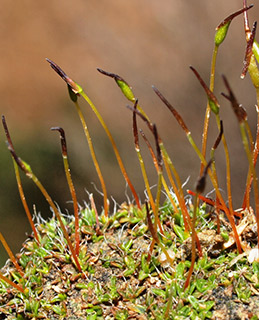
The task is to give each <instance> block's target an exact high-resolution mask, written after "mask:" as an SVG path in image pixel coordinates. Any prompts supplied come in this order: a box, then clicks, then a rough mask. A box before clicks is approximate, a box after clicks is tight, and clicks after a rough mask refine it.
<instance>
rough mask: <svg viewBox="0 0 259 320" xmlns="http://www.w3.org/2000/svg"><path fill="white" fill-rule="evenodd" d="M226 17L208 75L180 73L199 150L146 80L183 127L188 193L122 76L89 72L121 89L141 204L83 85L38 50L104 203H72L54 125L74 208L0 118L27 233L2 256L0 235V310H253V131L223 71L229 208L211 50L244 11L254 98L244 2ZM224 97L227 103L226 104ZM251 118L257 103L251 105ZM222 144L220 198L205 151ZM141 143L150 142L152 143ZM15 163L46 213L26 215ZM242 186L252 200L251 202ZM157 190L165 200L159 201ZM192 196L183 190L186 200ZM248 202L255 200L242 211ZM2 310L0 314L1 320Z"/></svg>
mask: <svg viewBox="0 0 259 320" xmlns="http://www.w3.org/2000/svg"><path fill="white" fill-rule="evenodd" d="M251 8H252V6H249V7H248V6H247V4H246V1H245V0H244V1H243V9H241V10H239V11H237V12H235V13H233V14H231V15H230V16H229V17H227V18H226V19H224V20H223V22H222V23H220V24H219V26H218V27H217V29H216V35H215V38H214V39H215V46H214V50H213V55H212V64H211V77H210V84H209V85H207V84H206V83H205V82H204V80H203V79H202V77H201V76H200V74H199V73H198V71H197V70H196V69H195V68H193V67H191V70H192V71H193V73H194V74H195V76H196V77H197V79H198V80H199V82H200V84H201V85H202V87H203V89H204V90H205V93H206V96H207V98H208V103H207V109H206V113H205V120H204V127H203V135H202V137H203V138H202V148H201V150H200V149H199V148H198V147H197V144H196V143H195V141H194V139H193V137H192V134H191V130H190V129H189V127H188V126H187V124H186V123H185V121H184V119H183V118H182V117H181V115H180V114H179V112H178V111H177V110H176V109H175V108H174V107H173V106H172V104H171V103H170V102H169V101H168V100H167V99H166V97H164V96H163V94H162V93H161V92H160V90H159V89H157V88H156V87H153V90H154V92H155V93H156V95H157V96H158V98H159V99H160V100H161V102H162V103H163V104H164V105H165V106H166V107H167V108H168V109H169V110H170V112H171V113H172V115H173V116H174V117H175V119H176V120H177V122H178V124H179V125H180V126H181V128H182V129H183V131H184V132H185V134H186V138H187V140H188V142H189V143H190V144H191V146H192V147H193V150H194V153H196V155H197V157H198V160H199V161H200V163H201V166H200V172H199V175H198V176H199V177H198V180H197V183H196V186H195V190H194V191H191V190H189V191H188V193H189V196H188V198H186V194H185V193H184V191H183V183H182V181H181V179H180V177H179V174H178V172H177V169H176V168H175V166H174V165H173V162H172V161H171V158H170V156H169V154H168V153H167V150H166V146H165V145H164V143H163V141H162V138H161V137H160V135H159V128H157V126H156V125H155V124H154V123H152V122H151V119H149V117H148V115H147V113H146V112H145V111H144V110H143V108H142V107H141V106H140V103H139V100H138V99H137V98H136V97H135V95H134V93H133V91H132V88H131V87H130V85H129V84H128V83H127V82H126V81H125V80H124V79H123V78H122V77H120V76H119V75H116V74H114V73H110V72H107V71H104V70H102V69H98V71H99V72H101V73H102V74H103V75H105V76H108V77H111V78H113V79H114V80H115V82H116V84H117V85H118V86H119V88H120V89H121V91H122V93H123V94H124V96H125V97H126V98H127V99H128V100H129V101H130V102H131V103H132V104H133V105H132V106H128V108H129V110H130V112H132V116H133V120H132V122H133V125H132V127H133V137H134V144H135V150H136V153H137V157H138V160H139V163H140V167H141V172H142V175H143V180H144V182H145V188H146V194H147V199H146V200H145V203H144V204H142V203H141V201H140V199H139V197H138V195H137V193H136V191H135V189H134V186H133V184H132V183H131V180H130V177H129V175H128V173H127V171H126V168H125V167H124V165H123V163H122V159H121V157H120V154H119V150H118V148H117V145H116V142H115V140H114V138H113V137H112V134H111V132H110V130H109V128H108V127H107V125H106V123H105V121H104V119H103V118H102V116H101V114H100V113H99V111H98V109H97V107H96V106H95V105H94V103H93V102H92V100H91V99H90V98H89V97H88V95H87V94H86V93H85V91H84V90H83V88H82V87H81V86H80V85H79V84H77V83H76V82H75V81H73V80H72V79H71V78H70V77H69V76H68V75H67V74H66V73H65V72H64V71H63V70H62V69H61V68H60V67H59V66H58V65H57V64H56V63H55V62H53V61H51V60H50V59H47V62H48V63H49V64H50V66H51V67H52V68H53V69H54V71H55V72H56V73H57V74H58V75H59V76H60V77H61V78H62V79H63V80H64V81H65V82H66V84H67V87H68V91H69V96H70V98H71V100H72V102H73V103H74V105H75V108H76V112H77V113H78V115H79V119H80V121H81V123H82V126H83V130H84V133H85V136H86V139H87V142H88V146H89V149H90V154H91V157H92V160H93V163H94V166H95V169H96V173H97V176H98V178H99V181H100V185H101V187H102V192H103V211H102V212H97V209H96V206H95V201H94V196H93V195H90V197H89V198H90V204H89V205H86V206H85V207H80V206H79V204H78V201H77V196H76V191H75V188H74V185H73V181H72V174H71V172H70V167H69V161H68V149H67V145H66V138H65V132H64V130H63V129H62V128H60V127H54V128H51V129H52V130H54V131H58V132H59V134H60V141H61V150H62V158H63V163H64V171H65V175H66V178H67V182H68V187H69V190H70V193H71V198H72V201H73V207H74V215H73V216H68V215H65V214H64V213H62V212H61V211H60V209H59V208H58V206H57V205H56V204H55V203H54V202H53V200H52V198H51V196H50V195H49V194H48V192H47V191H46V189H45V188H44V186H43V185H42V183H41V182H40V180H39V179H38V177H36V175H35V174H34V172H33V170H32V169H31V167H30V165H29V164H28V163H27V162H25V161H23V160H22V159H21V158H20V157H19V156H18V155H17V153H16V150H15V148H14V144H13V141H12V139H11V136H10V133H9V130H8V126H7V122H6V119H5V117H4V116H3V117H2V123H3V127H4V131H5V135H6V139H7V147H8V149H9V151H10V153H11V156H12V160H13V164H14V170H15V175H16V179H17V185H18V189H19V193H20V196H21V200H22V203H23V206H24V209H25V212H26V215H27V218H28V220H29V222H30V225H31V228H32V231H33V234H32V236H31V237H29V238H28V239H27V241H26V242H25V243H24V244H23V248H22V250H21V252H20V253H19V254H17V255H16V256H14V255H13V253H12V252H11V250H10V248H9V247H8V244H7V243H6V242H5V239H4V238H3V236H2V234H1V233H0V241H1V242H2V244H3V246H4V248H5V249H6V251H7V253H8V255H9V257H10V260H9V261H7V263H6V265H5V266H4V268H2V270H1V272H0V293H1V295H0V319H2V318H3V319H89V320H90V319H161V320H162V319H233V318H235V319H241V317H243V316H245V317H246V318H249V319H258V317H259V299H258V298H257V297H258V295H259V291H258V289H259V234H258V232H257V228H258V226H259V194H258V192H259V190H258V180H257V175H256V162H257V157H258V152H259V148H258V145H259V121H258V125H257V133H256V137H255V138H253V135H252V133H251V129H250V127H249V123H248V119H247V114H246V111H245V109H244V108H243V107H242V106H241V105H240V104H239V103H238V101H237V98H236V97H235V95H234V92H233V90H232V88H231V86H230V84H229V83H228V80H227V78H226V77H225V76H223V80H222V81H223V82H224V84H225V87H226V92H227V93H223V94H222V95H223V96H224V97H225V98H226V99H227V100H228V101H229V102H230V104H231V106H232V108H233V111H234V113H233V114H235V115H236V117H237V120H238V123H239V126H240V132H241V139H240V141H241V143H243V145H244V149H245V151H246V154H247V159H248V164H249V169H248V173H247V180H246V186H245V196H244V199H243V203H242V209H241V210H235V209H234V208H233V205H232V191H231V173H230V159H229V152H228V146H227V137H225V135H224V119H223V121H222V119H221V118H220V105H219V102H218V99H217V97H216V96H215V94H214V93H213V91H214V81H215V66H216V59H217V55H218V49H219V47H220V45H221V44H222V42H223V41H224V40H225V38H226V35H227V32H228V30H229V27H230V24H231V21H232V20H233V19H234V18H235V17H236V16H238V15H243V16H244V22H245V23H244V26H245V34H246V41H247V48H246V53H245V60H244V68H243V70H242V73H241V77H242V78H244V77H245V76H246V74H247V73H249V74H250V77H251V80H252V83H253V85H254V87H255V91H256V95H257V105H259V70H258V65H257V63H258V51H259V45H258V43H257V42H256V41H255V32H256V23H254V25H253V28H252V29H250V27H249V21H248V12H247V11H248V10H250V9H251ZM80 98H83V99H84V100H85V101H86V102H87V103H88V105H89V106H90V108H91V109H92V111H93V112H94V113H95V115H96V117H97V119H98V121H99V122H100V123H101V125H102V127H103V129H104V130H105V132H106V134H107V136H108V138H109V140H110V142H111V145H112V147H113V150H114V153H115V156H116V159H117V162H118V165H119V168H120V170H121V172H122V175H123V176H124V178H125V181H126V183H127V184H128V186H129V188H130V190H131V192H132V196H133V198H134V203H126V202H125V203H123V204H121V205H119V206H116V205H115V208H114V210H113V212H111V208H110V204H109V199H108V196H107V191H106V182H105V181H104V178H103V175H102V172H101V167H100V166H99V162H98V159H97V156H96V154H95V151H94V146H93V144H92V140H91V136H90V130H89V129H88V127H87V124H86V120H85V118H84V115H83V112H82V111H81V107H80V105H79V100H80ZM227 100H226V103H228V102H227ZM256 112H257V118H258V119H259V110H258V107H257V108H256ZM211 114H212V116H213V117H215V121H216V123H217V126H218V129H219V134H218V136H217V137H215V139H214V140H215V142H214V144H213V146H212V147H211V150H210V155H209V156H208V155H207V153H208V152H207V149H209V147H208V145H207V138H208V127H209V120H210V115H211ZM138 120H140V121H142V123H144V124H145V126H146V128H147V129H148V130H149V131H150V132H151V134H152V137H153V139H154V142H153V144H152V143H150V142H149V140H148V139H147V137H146V135H145V133H144V131H143V130H139V129H138ZM139 133H140V134H141V137H142V138H143V139H144V141H145V143H146V144H147V148H148V150H149V152H150V155H151V158H152V160H153V163H154V166H155V169H156V171H157V185H156V192H155V196H153V194H152V192H151V187H150V184H149V179H148V176H147V173H146V167H145V164H144V161H143V157H142V150H141V149H140V143H139V138H140V136H139ZM221 143H222V144H223V148H224V152H225V159H226V168H227V170H226V185H227V201H226V200H224V197H223V195H222V190H221V188H220V186H219V182H218V178H217V169H216V163H215V158H214V156H215V153H216V152H217V148H218V146H219V144H221ZM152 145H154V146H155V148H154V149H155V150H153V147H152ZM20 171H22V172H23V173H25V175H26V176H27V177H28V178H29V179H31V180H32V181H33V183H35V185H36V186H37V187H38V188H39V190H40V191H41V192H42V194H43V196H44V197H45V199H46V201H47V202H48V204H49V206H50V208H51V211H52V213H53V217H52V219H50V220H48V221H44V220H43V219H42V218H41V217H40V216H39V215H37V214H36V213H35V218H34V219H33V218H32V214H31V212H30V210H29V207H28V205H27V202H26V197H25V194H24V192H23V187H22V184H21V179H20ZM208 179H210V181H211V183H212V185H213V188H214V191H215V199H211V198H208V197H206V196H203V195H202V194H203V192H204V189H205V184H206V180H208ZM251 192H253V195H254V199H255V201H254V204H252V203H250V202H251V201H250V194H251ZM162 193H164V194H165V196H166V200H165V201H162V200H161V194H162ZM192 196H193V199H191V197H192ZM253 208H254V209H253ZM1 317H2V318H1Z"/></svg>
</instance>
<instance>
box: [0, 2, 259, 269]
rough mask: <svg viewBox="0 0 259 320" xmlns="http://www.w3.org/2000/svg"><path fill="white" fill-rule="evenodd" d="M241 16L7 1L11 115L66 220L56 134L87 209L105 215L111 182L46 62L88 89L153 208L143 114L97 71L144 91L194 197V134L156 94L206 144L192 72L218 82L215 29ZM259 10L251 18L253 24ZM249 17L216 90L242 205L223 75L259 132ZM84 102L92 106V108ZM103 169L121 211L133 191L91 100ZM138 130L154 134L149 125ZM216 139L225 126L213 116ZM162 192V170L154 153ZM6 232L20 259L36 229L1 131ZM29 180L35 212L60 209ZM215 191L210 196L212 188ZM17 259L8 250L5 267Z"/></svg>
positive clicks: (201, 6) (4, 86) (3, 36)
mask: <svg viewBox="0 0 259 320" xmlns="http://www.w3.org/2000/svg"><path fill="white" fill-rule="evenodd" d="M241 7H242V1H241V0H228V1H225V0H210V1H205V0H195V1H187V0H162V1H157V0H141V1H140V0H131V1H126V0H120V1H118V0H109V1H107V0H99V1H94V0H75V1H70V0H62V1H58V0H52V1H44V2H43V1H34V0H23V1H15V0H2V1H1V11H0V41H1V46H0V56H1V59H0V111H1V114H4V115H5V116H6V119H7V121H8V124H9V129H10V131H11V134H12V138H13V141H14V144H15V146H16V150H17V152H18V153H19V155H20V156H21V157H22V158H23V159H24V160H25V161H27V162H29V163H30V165H31V167H32V169H33V171H34V172H35V173H36V174H37V176H38V177H39V179H40V180H41V181H42V183H43V184H44V185H45V186H46V188H47V190H48V191H49V193H50V194H51V195H52V197H53V199H54V200H55V201H57V203H58V204H59V206H60V208H61V210H62V211H64V212H65V210H68V211H69V212H71V213H72V205H71V203H69V199H70V195H69V191H68V188H67V184H66V180H65V175H64V172H63V164H62V158H61V154H60V141H59V137H58V134H57V133H55V132H51V131H50V130H49V128H50V127H52V126H61V127H63V128H64V129H65V131H66V136H67V143H68V150H69V160H70V163H71V172H72V176H73V179H74V183H75V187H76V190H77V193H78V199H79V202H80V204H82V205H83V203H84V201H86V202H87V201H88V194H87V192H86V190H87V191H88V192H90V193H92V192H93V193H95V199H96V202H97V204H98V208H101V196H100V195H98V192H96V189H98V190H100V184H99V181H98V178H97V175H96V173H95V169H94V167H93V164H92V160H91V158H90V156H89V151H88V146H87V143H86V140H85V137H84V134H83V130H82V127H81V124H80V121H79V119H78V116H77V114H76V110H75V108H74V106H73V104H72V102H71V101H70V99H69V97H68V94H67V89H66V85H65V84H64V82H63V81H62V80H61V79H60V78H59V77H58V76H57V75H56V74H55V73H54V72H53V71H52V69H51V68H50V67H49V65H48V64H47V62H46V61H45V58H46V57H48V58H50V59H52V60H54V61H55V62H57V63H58V64H59V65H60V66H61V67H62V68H63V69H64V70H65V71H66V72H67V73H68V74H69V75H70V76H71V77H72V78H73V79H74V80H76V81H77V82H78V83H80V84H81V86H83V88H84V89H85V91H86V92H87V94H88V95H89V96H90V97H91V99H92V100H93V101H94V103H95V104H96V106H97V107H98V109H99V111H100V112H101V114H102V115H103V117H104V119H105V121H106V122H107V125H108V127H109V128H110V130H111V132H112V134H113V136H114V138H115V140H116V142H117V145H118V147H119V150H120V152H121V156H122V158H123V160H124V164H125V166H126V168H127V170H128V174H129V176H130V178H131V179H132V182H133V184H134V186H135V187H136V189H137V192H138V194H139V195H140V197H141V198H142V199H144V183H143V180H142V177H141V172H140V169H139V164H138V161H137V157H136V155H135V153H134V145H133V137H132V128H131V125H132V121H131V119H132V115H131V112H130V111H129V110H127V109H126V108H125V106H126V105H127V103H128V102H127V101H126V99H125V98H124V97H123V96H122V94H121V92H120V90H119V89H118V87H117V86H116V84H115V82H114V81H113V80H112V79H110V78H106V77H104V76H103V75H101V74H100V73H98V72H97V71H96V68H97V67H100V68H102V69H104V70H107V71H110V72H114V73H117V74H119V75H121V76H122V77H123V78H125V79H126V80H127V81H128V83H130V85H131V86H132V87H133V91H134V93H135V96H136V97H138V98H139V101H140V104H141V105H142V107H143V108H144V109H145V110H146V112H147V113H148V114H149V116H150V118H151V119H152V120H153V121H154V122H155V123H156V124H157V126H158V130H159V132H160V135H161V136H162V138H163V140H164V142H165V144H166V146H167V149H168V151H169V153H170V155H171V156H172V159H173V161H174V164H175V167H176V168H177V170H178V171H179V174H180V177H181V179H182V181H183V182H184V181H185V180H186V179H187V178H188V177H190V180H189V182H188V184H187V186H186V187H185V188H192V187H193V184H194V182H195V180H196V177H197V175H198V172H199V161H198V158H197V156H196V155H195V154H194V152H193V150H192V149H191V148H190V146H189V144H188V142H187V140H186V137H185V135H184V133H183V132H182V131H181V129H180V128H179V126H178V124H177V123H176V121H175V120H174V119H173V117H172V116H171V114H170V113H169V111H168V110H167V109H166V108H165V107H164V106H163V105H162V103H161V102H160V101H159V100H158V98H157V97H156V95H155V94H154V93H153V91H152V89H151V85H153V84H154V85H155V86H156V87H158V88H159V89H160V90H161V91H162V92H163V94H164V95H165V96H166V97H167V98H168V100H169V101H170V102H171V103H172V104H173V105H174V106H175V107H176V108H177V109H178V111H179V112H180V113H181V115H182V117H183V118H184V119H185V121H186V123H187V125H188V126H189V128H190V130H191V131H192V133H193V135H194V138H195V140H196V141H197V144H198V145H199V146H200V141H201V132H202V124H203V120H204V111H205V108H206V97H205V95H204V93H203V90H202V88H201V87H200V85H199V83H198V81H197V80H196V78H195V77H194V75H193V74H192V72H191V71H190V69H189V65H193V66H195V67H196V68H197V70H198V71H199V72H200V74H201V75H202V77H203V78H204V80H205V81H206V82H207V83H208V81H209V71H210V60H211V55H212V49H213V39H214V33H215V27H216V26H217V25H218V24H219V23H220V22H221V21H222V20H223V19H224V18H225V17H226V16H228V15H229V14H230V13H232V12H234V11H236V10H238V9H239V8H241ZM258 14H259V8H258V4H257V3H255V7H254V8H253V9H252V10H250V12H249V15H250V19H251V22H253V21H254V20H256V18H257V19H258ZM245 45H246V44H245V37H244V31H243V21H242V17H238V18H236V19H235V20H234V21H233V22H232V24H231V27H230V30H229V34H228V37H227V39H226V41H225V42H224V43H223V44H222V46H221V47H220V50H219V58H218V62H217V72H216V86H215V93H216V94H217V96H218V97H219V100H220V102H221V111H220V112H221V115H222V118H223V119H224V124H225V133H226V137H227V142H228V145H229V148H230V155H231V159H232V160H231V166H232V188H233V195H234V206H235V207H236V208H238V207H239V206H240V205H241V202H242V195H243V190H244V183H245V177H246V173H247V162H246V158H245V153H244V151H243V147H242V143H241V142H240V133H239V129H238V125H237V122H236V119H235V118H234V116H233V114H232V110H231V109H230V106H229V104H228V102H227V101H224V99H223V98H222V97H220V92H222V91H224V87H223V84H222V80H221V74H223V73H224V74H225V75H226V76H227V77H228V79H229V81H230V83H231V85H232V87H233V89H234V91H235V92H236V94H237V97H238V99H239V101H240V102H241V103H242V104H243V105H244V106H245V107H246V109H247V111H248V114H249V118H250V123H251V126H252V129H253V131H254V132H255V129H256V113H255V108H254V105H255V102H256V100H255V93H254V90H253V87H252V85H251V82H250V79H249V77H247V78H246V79H245V80H241V79H240V73H241V70H242V65H243V58H244V54H245ZM81 100H82V99H81ZM81 107H82V109H83V110H84V113H85V116H86V120H87V123H88V127H89V130H90V132H91V135H92V138H93V142H94V145H95V149H96V153H97V157H98V160H99V162H100V164H101V167H102V170H103V174H104V178H105V181H106V184H107V188H108V193H109V196H112V197H113V198H114V199H115V200H116V201H117V202H118V203H120V202H122V201H124V200H125V199H126V196H127V195H128V196H129V197H130V198H131V194H130V191H129V190H128V189H126V186H125V182H124V180H123V178H122V175H121V173H120V170H119V169H118V166H117V162H116V159H115V157H114V154H113V151H112V149H111V146H110V143H109V141H108V139H107V137H106V135H105V133H104V131H103V129H102V128H101V126H100V125H99V123H98V121H97V119H96V118H95V116H94V114H93V112H92V111H91V110H90V108H89V107H88V105H87V104H86V103H84V102H83V101H81ZM139 126H140V127H142V128H143V129H145V131H147V130H146V128H145V126H144V124H142V123H140V122H139ZM210 135H211V137H212V138H211V140H209V145H211V143H212V141H214V139H215V137H216V135H217V129H216V128H215V125H214V119H213V117H212V121H211V127H210ZM142 146H143V153H146V154H147V155H146V156H145V160H146V163H147V167H148V172H149V177H150V182H151V184H155V183H156V173H155V171H154V169H153V165H152V163H151V161H150V157H149V156H148V153H147V152H146V148H145V146H144V145H143V143H142ZM0 150H1V152H0V219H1V220H0V221H1V222H0V230H1V232H2V233H3V234H4V236H5V237H6V239H7V241H8V243H9V245H10V246H11V248H12V249H13V250H14V251H15V252H17V251H18V250H19V249H20V247H21V244H22V242H23V241H24V240H25V238H26V233H27V234H28V233H30V227H29V225H28V222H27V219H26V217H25V213H24V210H23V207H22V205H21V203H20V199H19V194H18V191H17V186H16V182H15V176H14V172H13V165H12V161H11V158H10V155H9V153H8V151H7V149H6V146H5V137H4V134H3V130H2V129H1V130H0ZM216 161H217V167H218V170H219V179H220V183H221V187H222V189H223V190H226V187H225V182H224V175H225V164H224V152H223V151H222V148H219V150H218V151H217V153H216ZM22 178H23V185H24V190H25V194H26V197H27V200H28V203H29V206H30V208H31V210H32V206H33V204H35V205H36V210H37V212H40V213H41V215H42V216H43V217H47V216H48V215H49V208H48V205H47V204H46V201H45V200H44V199H43V198H42V195H41V194H40V192H39V191H38V190H37V189H36V188H35V187H34V185H33V183H32V182H31V181H29V180H28V179H26V177H24V176H23V177H22ZM210 188H211V186H208V187H207V190H206V191H210ZM5 259H6V254H5V253H4V250H3V249H2V247H1V260H0V263H1V264H2V263H3V262H4V260H5Z"/></svg>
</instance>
